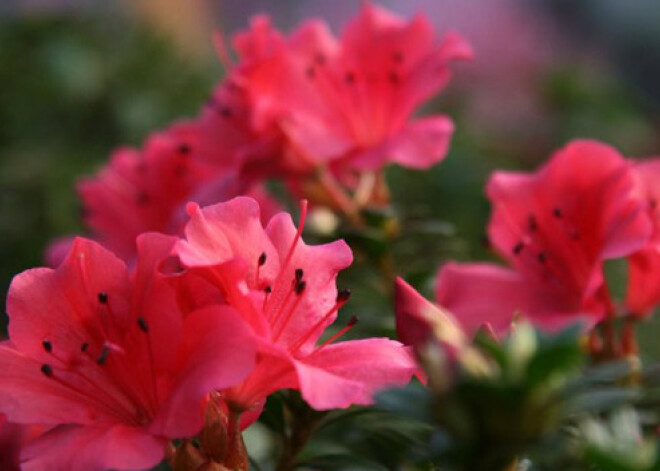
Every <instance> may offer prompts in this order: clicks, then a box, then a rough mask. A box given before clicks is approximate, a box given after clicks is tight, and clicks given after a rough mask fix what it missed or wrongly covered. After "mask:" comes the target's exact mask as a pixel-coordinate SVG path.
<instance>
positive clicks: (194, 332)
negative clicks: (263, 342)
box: [150, 306, 256, 437]
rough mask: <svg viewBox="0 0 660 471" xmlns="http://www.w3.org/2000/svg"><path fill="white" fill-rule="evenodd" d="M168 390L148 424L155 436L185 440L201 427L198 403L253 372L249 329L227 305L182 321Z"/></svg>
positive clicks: (195, 314) (200, 404)
mask: <svg viewBox="0 0 660 471" xmlns="http://www.w3.org/2000/svg"><path fill="white" fill-rule="evenodd" d="M182 339H183V344H182V345H181V347H180V350H179V374H178V378H177V379H176V381H175V384H174V386H173V390H172V391H171V393H170V395H169V397H168V398H167V400H166V401H165V402H164V403H163V404H162V406H161V408H160V411H159V414H158V416H157V417H156V418H155V419H154V421H153V423H152V424H151V426H150V431H151V432H152V433H154V434H156V435H163V436H167V437H188V436H191V435H193V434H195V433H196V432H198V431H199V429H200V427H201V426H202V419H203V411H202V399H203V397H204V396H205V395H206V394H208V393H209V392H210V391H212V390H219V389H224V388H229V387H232V386H235V385H237V384H238V383H239V382H240V381H242V380H243V379H244V378H245V377H246V376H247V375H248V374H249V373H250V372H251V371H252V369H253V368H254V364H255V352H256V345H255V339H254V336H253V334H252V331H251V330H250V328H249V327H248V326H247V325H246V324H245V322H244V321H243V320H242V319H241V318H240V316H239V315H238V314H237V313H236V311H235V310H234V309H232V308H230V307H228V306H210V307H207V308H204V309H200V310H199V311H196V312H194V313H192V314H190V315H189V316H188V317H186V319H185V321H184V323H183V326H182Z"/></svg>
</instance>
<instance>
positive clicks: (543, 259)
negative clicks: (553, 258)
mask: <svg viewBox="0 0 660 471" xmlns="http://www.w3.org/2000/svg"><path fill="white" fill-rule="evenodd" d="M536 259H537V260H538V261H539V263H545V262H546V260H547V259H548V257H547V256H546V255H545V253H544V252H540V253H539V254H538V255H537V256H536Z"/></svg>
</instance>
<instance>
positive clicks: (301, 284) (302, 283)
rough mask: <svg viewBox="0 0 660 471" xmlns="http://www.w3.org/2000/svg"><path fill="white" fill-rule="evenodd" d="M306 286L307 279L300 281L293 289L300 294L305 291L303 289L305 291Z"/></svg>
mask: <svg viewBox="0 0 660 471" xmlns="http://www.w3.org/2000/svg"><path fill="white" fill-rule="evenodd" d="M306 287H307V283H306V282H305V281H298V282H297V283H296V285H295V286H294V288H293V289H294V291H295V292H296V295H298V296H300V295H301V294H302V293H303V291H305V288H306Z"/></svg>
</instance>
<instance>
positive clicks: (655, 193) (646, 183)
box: [633, 157, 660, 247]
mask: <svg viewBox="0 0 660 471" xmlns="http://www.w3.org/2000/svg"><path fill="white" fill-rule="evenodd" d="M633 174H634V177H635V194H636V195H637V196H638V197H639V198H640V199H641V200H642V201H643V202H644V203H645V204H647V213H648V215H649V217H650V218H651V221H652V222H653V236H652V238H651V242H652V243H653V244H655V245H656V246H658V247H660V158H658V157H655V158H650V159H644V160H639V161H636V162H634V165H633Z"/></svg>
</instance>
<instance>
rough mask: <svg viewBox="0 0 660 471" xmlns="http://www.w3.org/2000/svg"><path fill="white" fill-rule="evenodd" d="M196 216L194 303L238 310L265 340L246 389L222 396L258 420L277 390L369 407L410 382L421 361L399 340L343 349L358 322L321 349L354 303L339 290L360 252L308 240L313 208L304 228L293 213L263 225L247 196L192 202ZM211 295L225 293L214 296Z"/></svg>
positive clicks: (185, 261) (181, 252) (190, 270)
mask: <svg viewBox="0 0 660 471" xmlns="http://www.w3.org/2000/svg"><path fill="white" fill-rule="evenodd" d="M189 213H190V217H191V219H190V222H189V223H188V225H187V226H186V229H185V240H182V241H180V242H179V243H178V244H177V246H176V249H175V252H176V253H177V254H178V256H179V258H180V261H181V263H182V265H183V266H184V267H187V270H186V271H185V272H184V274H183V275H182V276H181V278H182V279H185V278H186V277H189V276H195V277H203V278H204V279H205V280H206V283H207V285H206V287H205V288H204V291H205V294H204V295H203V296H202V295H201V293H200V292H199V291H198V294H197V296H195V298H197V299H205V300H206V301H205V302H206V303H211V304H212V303H214V302H215V303H219V302H224V303H226V304H228V305H230V306H232V307H234V308H235V309H236V310H237V311H238V312H240V313H241V315H242V316H243V318H244V319H245V320H246V321H247V322H248V323H249V324H250V325H251V326H252V328H253V330H254V332H255V334H256V335H257V337H258V338H259V341H258V342H259V353H258V361H257V367H256V368H255V370H254V371H253V372H252V374H251V375H250V376H249V377H248V378H247V379H246V380H245V381H244V382H243V383H242V384H241V385H239V386H237V387H234V388H231V389H229V390H227V391H225V392H224V397H225V398H226V400H227V401H228V402H230V403H232V404H233V405H234V407H236V406H239V407H241V408H242V409H253V413H252V416H251V419H250V420H254V419H255V418H256V416H258V413H259V410H258V409H259V407H260V405H261V404H262V403H263V400H264V399H265V398H266V396H268V395H269V394H271V393H273V392H275V391H277V390H279V389H283V388H293V389H298V390H300V392H301V394H302V396H303V398H304V399H305V400H306V401H307V402H308V403H309V404H310V405H311V406H312V407H314V408H316V409H334V408H343V407H347V406H349V405H351V404H370V403H371V402H372V401H373V399H372V397H373V394H374V392H375V391H377V390H379V389H382V388H384V387H388V386H394V385H401V384H404V383H406V382H408V381H409V380H410V378H411V375H412V373H413V371H414V369H415V363H414V361H413V359H412V357H411V355H410V352H409V350H408V349H406V348H405V347H404V346H403V345H401V344H400V343H399V342H396V341H393V340H389V339H384V338H370V339H364V340H354V341H343V342H337V343H335V340H337V339H338V338H340V337H341V336H342V335H343V334H344V333H345V332H346V331H347V330H349V329H350V328H351V327H352V325H353V324H354V322H355V321H354V320H352V321H351V322H349V324H348V326H346V327H345V328H344V329H342V330H341V331H339V332H338V333H337V334H336V335H334V336H333V337H331V338H329V339H327V340H325V341H323V342H320V343H319V339H320V338H321V336H322V335H323V333H324V331H325V330H326V328H327V327H329V326H330V325H331V324H332V323H333V322H334V321H335V319H336V317H337V311H338V310H339V308H341V306H342V305H343V304H344V303H345V302H346V301H347V300H348V293H347V292H344V291H337V288H336V277H337V273H338V272H339V271H340V270H342V269H344V268H346V267H347V266H348V265H350V263H351V262H352V254H351V251H350V249H349V248H348V246H347V245H346V244H345V243H344V241H336V242H332V243H329V244H325V245H317V246H310V245H307V244H305V243H304V242H303V240H302V238H301V233H302V226H303V223H304V218H305V213H306V205H303V214H302V217H301V223H300V226H299V228H298V229H296V227H295V226H294V224H293V222H292V220H291V217H290V216H289V215H288V214H286V213H280V214H278V215H276V216H274V217H273V218H272V219H271V220H270V222H269V223H268V225H267V226H266V227H265V228H264V227H263V225H262V223H261V220H260V214H259V205H258V204H257V202H256V201H254V200H253V199H251V198H245V197H239V198H235V199H233V200H231V201H229V202H226V203H220V204H217V205H214V206H207V207H206V208H203V209H201V208H199V206H197V205H195V204H191V205H190V206H189ZM194 285H195V287H196V288H195V289H197V290H200V289H202V288H200V284H199V283H194ZM209 289H211V290H212V289H215V290H216V291H217V294H216V296H215V298H214V297H213V295H212V292H209ZM255 410H256V412H255ZM246 422H248V421H246ZM245 425H247V423H244V426H245Z"/></svg>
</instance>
